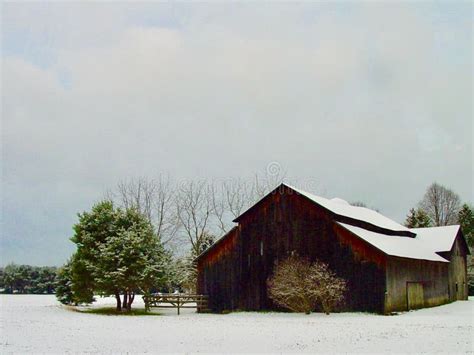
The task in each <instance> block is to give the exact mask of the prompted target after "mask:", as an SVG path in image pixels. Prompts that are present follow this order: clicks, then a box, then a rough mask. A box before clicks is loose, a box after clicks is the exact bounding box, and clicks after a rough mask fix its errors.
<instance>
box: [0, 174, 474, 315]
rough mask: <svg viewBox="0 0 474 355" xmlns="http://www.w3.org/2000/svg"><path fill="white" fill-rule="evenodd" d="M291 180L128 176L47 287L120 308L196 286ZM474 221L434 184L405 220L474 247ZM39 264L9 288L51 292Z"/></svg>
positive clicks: (87, 222) (85, 225)
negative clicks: (200, 268)
mask: <svg viewBox="0 0 474 355" xmlns="http://www.w3.org/2000/svg"><path fill="white" fill-rule="evenodd" d="M283 179H284V177H283V176H281V175H278V174H277V175H268V174H267V175H266V176H263V177H261V176H255V178H254V179H253V180H229V181H226V180H224V181H208V180H200V181H194V180H189V181H179V182H173V181H172V180H171V179H169V178H165V177H163V176H160V177H158V178H157V179H148V178H138V179H131V180H125V181H122V182H120V183H118V184H117V186H115V188H113V189H110V190H108V191H106V192H105V194H104V198H103V199H102V200H101V201H99V202H98V203H96V204H95V205H94V206H93V207H92V209H91V210H90V211H87V212H83V213H80V214H78V222H77V224H76V225H75V226H74V227H73V231H74V235H73V236H72V237H71V241H72V242H73V243H75V244H76V247H77V248H76V252H75V253H74V254H73V255H72V256H71V257H70V259H69V261H68V262H67V263H66V264H65V265H64V266H63V267H61V268H59V269H58V270H55V269H54V268H49V269H51V270H54V272H53V274H55V275H56V276H55V277H51V278H52V279H54V280H53V281H51V282H50V286H49V288H48V289H47V291H46V292H53V291H54V289H55V288H56V293H57V295H58V299H59V300H60V301H61V302H63V303H76V304H77V303H88V302H91V301H93V297H94V295H104V296H105V295H111V296H115V298H116V300H117V310H129V309H130V308H131V307H132V304H133V301H134V298H135V294H136V293H147V292H156V291H163V292H172V291H174V290H180V291H186V292H194V291H195V289H194V288H195V285H196V276H197V271H196V264H195V258H196V257H197V256H198V255H199V254H201V253H202V252H203V251H204V250H206V249H207V248H208V247H209V246H210V245H211V244H212V243H213V242H214V241H215V240H216V237H217V236H219V235H222V234H224V233H225V232H227V231H228V230H229V229H230V227H231V225H232V220H233V219H234V218H235V217H237V216H239V215H240V214H241V213H242V212H243V211H245V209H246V208H248V207H249V206H251V205H252V204H253V203H255V202H256V201H258V200H259V199H260V198H261V197H263V196H264V195H265V194H266V193H268V192H269V191H270V190H271V189H272V188H274V187H275V186H276V185H278V183H280V182H281V181H282V180H283ZM296 184H297V183H296ZM353 204H354V205H356V206H361V207H363V206H365V204H364V203H363V202H355V203H353ZM473 220H474V219H473V209H472V206H470V205H468V204H464V205H462V204H461V200H460V198H459V196H458V195H457V194H456V193H454V192H453V191H452V190H450V189H448V188H446V187H444V186H442V185H439V184H437V183H434V184H432V185H430V186H429V187H428V189H427V190H426V193H425V195H424V196H423V198H422V200H421V201H420V202H419V204H418V205H417V207H416V208H413V209H411V210H410V212H409V214H408V216H407V219H406V221H405V225H406V226H408V227H410V228H417V227H428V226H438V225H448V224H457V223H459V224H461V226H462V230H463V232H464V235H465V236H466V239H467V240H468V243H469V245H470V246H471V247H472V245H473V239H474V238H473V229H474V228H473V226H474V222H473ZM33 268H34V267H28V266H24V265H23V266H15V265H9V266H7V267H5V268H4V269H3V270H2V275H1V277H0V279H1V280H2V283H3V284H2V286H1V287H3V288H4V291H5V292H11V293H14V292H17V293H27V292H31V293H32V292H36V291H37V292H38V293H44V292H42V291H40V290H43V288H41V287H43V286H39V285H44V284H46V283H45V282H43V281H41V282H36V281H35V282H33V281H31V282H30V281H28V280H30V278H32V279H35V280H36V279H37V278H39V276H37V275H39V272H37V273H35V272H30V271H28V272H25V269H28V270H30V269H33ZM7 269H8V270H13V269H15V270H16V271H15V272H14V274H15V275H16V276H15V277H12V276H11V275H12V271H8V275H9V276H8V277H5V276H4V275H5V274H6V273H5V270H7ZM17 269H18V270H17ZM20 269H21V271H20ZM42 273H44V271H42ZM28 275H34V276H28ZM12 279H15V280H16V281H15V282H13V281H11V280H12ZM3 280H9V281H8V283H7V282H4V281H3ZM4 285H8V286H4ZM13 285H15V286H13ZM33 285H35V286H33ZM1 287H0V288H1ZM52 290H53V291H52Z"/></svg>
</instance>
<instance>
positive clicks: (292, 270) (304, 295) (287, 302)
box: [268, 255, 346, 314]
mask: <svg viewBox="0 0 474 355" xmlns="http://www.w3.org/2000/svg"><path fill="white" fill-rule="evenodd" d="M345 291H346V281H344V280H343V279H341V278H339V277H337V276H336V275H335V274H334V273H333V272H332V271H331V270H330V269H329V267H328V265H327V264H325V263H323V262H319V261H316V262H314V263H310V262H309V261H308V260H306V259H302V258H299V257H298V256H296V255H291V256H290V257H288V258H287V259H285V260H283V261H282V262H280V263H278V264H276V265H275V270H274V274H273V276H272V277H270V278H269V280H268V293H269V296H270V298H271V299H272V300H273V301H274V302H275V303H276V304H278V305H280V306H282V307H284V308H287V309H289V310H291V311H294V312H304V313H307V314H309V313H310V312H311V311H314V310H315V309H316V307H318V306H320V307H321V308H322V309H323V311H324V312H325V313H326V314H329V312H331V311H332V310H333V309H334V307H335V306H336V305H337V304H340V303H341V302H342V301H343V299H344V293H345Z"/></svg>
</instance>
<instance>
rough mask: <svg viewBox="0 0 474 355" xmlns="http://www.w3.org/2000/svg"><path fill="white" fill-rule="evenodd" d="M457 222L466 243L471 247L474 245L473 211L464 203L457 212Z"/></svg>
mask: <svg viewBox="0 0 474 355" xmlns="http://www.w3.org/2000/svg"><path fill="white" fill-rule="evenodd" d="M458 222H459V224H460V225H461V229H462V232H463V234H464V237H465V238H466V241H467V244H468V245H469V247H470V248H471V249H472V248H473V247H474V212H473V208H472V207H471V206H469V205H468V204H466V203H465V204H464V205H462V207H461V210H460V211H459V213H458Z"/></svg>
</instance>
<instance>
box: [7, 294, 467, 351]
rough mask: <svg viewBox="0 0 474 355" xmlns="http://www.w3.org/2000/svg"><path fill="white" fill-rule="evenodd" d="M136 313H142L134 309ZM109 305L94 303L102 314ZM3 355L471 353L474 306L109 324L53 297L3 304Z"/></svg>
mask: <svg viewBox="0 0 474 355" xmlns="http://www.w3.org/2000/svg"><path fill="white" fill-rule="evenodd" d="M136 303H137V304H135V306H141V304H140V302H136ZM105 304H110V305H113V299H99V306H104V305H105ZM0 307H1V310H0V323H1V328H0V353H2V354H4V353H25V352H35V353H65V352H100V353H124V352H130V353H145V352H152V353H153V352H219V353H222V352H272V353H273V352H358V353H368V352H370V353H391V352H397V353H400V352H402V353H406V352H416V353H435V352H447V353H469V352H474V349H473V309H474V299H472V298H471V299H470V301H458V302H455V303H452V304H449V305H445V306H441V307H435V308H430V309H423V310H419V311H414V312H409V313H404V314H400V315H397V316H379V315H372V314H360V313H345V314H331V315H329V316H326V315H323V314H311V315H303V314H284V313H251V312H242V313H231V314H227V315H215V314H196V313H195V311H194V310H193V309H188V310H184V312H183V313H182V314H181V315H180V316H177V315H176V311H175V310H171V309H166V310H163V311H161V310H160V313H162V315H161V316H156V317H155V316H131V317H123V316H106V315H96V314H86V313H78V312H74V311H71V310H68V309H67V308H65V307H63V306H61V305H59V304H58V303H57V302H56V300H55V298H54V296H33V295H25V296H21V295H18V296H17V295H15V296H7V295H1V296H0Z"/></svg>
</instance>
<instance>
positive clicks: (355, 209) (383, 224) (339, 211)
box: [234, 183, 415, 237]
mask: <svg viewBox="0 0 474 355" xmlns="http://www.w3.org/2000/svg"><path fill="white" fill-rule="evenodd" d="M281 186H283V187H287V188H289V189H291V190H293V191H295V192H297V193H298V194H300V195H302V196H304V197H306V198H307V199H309V200H310V201H312V202H314V203H316V204H317V205H319V206H321V207H323V208H325V209H326V210H329V211H330V212H332V213H334V214H336V215H339V216H343V217H347V218H350V219H353V220H357V221H361V222H364V223H367V224H371V225H373V226H376V227H379V228H383V229H386V230H389V231H391V232H394V233H393V234H400V235H407V236H412V237H415V233H413V232H412V231H411V230H410V229H408V228H407V227H405V226H403V225H401V224H399V223H397V222H395V221H393V220H391V219H390V218H387V217H385V216H383V215H381V214H380V213H378V212H376V211H374V210H371V209H369V208H365V207H359V206H351V205H350V204H348V203H347V202H346V201H344V200H342V199H340V198H334V199H332V200H330V199H327V198H324V197H321V196H316V195H313V194H311V193H309V192H306V191H303V190H300V189H298V188H296V187H293V186H290V185H288V184H285V183H283V184H281V185H280V187H281ZM280 187H277V188H276V189H275V190H274V191H277V190H278V189H279V188H280ZM274 191H273V192H270V193H269V194H267V195H266V196H265V197H263V198H262V199H261V200H260V201H259V202H257V203H256V204H254V205H253V206H251V207H250V208H249V209H247V210H246V211H245V212H243V213H242V214H241V215H240V216H239V217H237V218H236V219H235V220H234V222H238V221H239V220H240V219H241V217H242V216H244V215H245V214H247V213H248V212H249V211H251V210H253V209H254V208H255V207H256V206H257V205H258V204H259V203H260V202H261V201H263V200H264V199H265V198H266V197H267V196H269V195H271V194H272V193H274ZM400 232H401V233H400Z"/></svg>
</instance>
